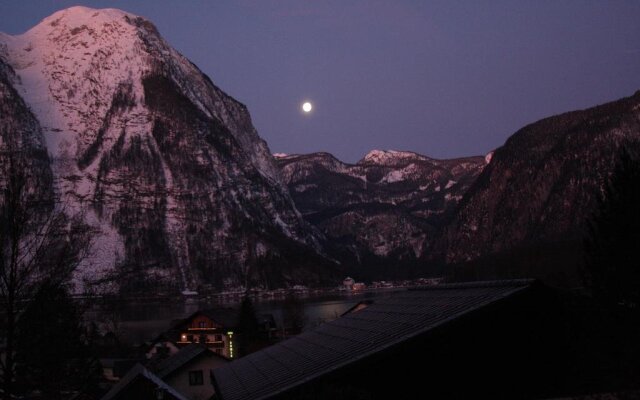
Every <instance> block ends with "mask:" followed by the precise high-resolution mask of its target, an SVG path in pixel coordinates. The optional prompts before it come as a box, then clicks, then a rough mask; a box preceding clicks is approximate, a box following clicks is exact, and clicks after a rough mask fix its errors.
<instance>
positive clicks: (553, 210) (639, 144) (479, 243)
mask: <svg viewBox="0 0 640 400" xmlns="http://www.w3.org/2000/svg"><path fill="white" fill-rule="evenodd" d="M622 146H626V147H629V148H634V149H638V148H640V92H636V93H635V94H634V95H633V96H631V97H628V98H624V99H621V100H618V101H614V102H611V103H608V104H604V105H601V106H598V107H594V108H590V109H587V110H583V111H575V112H570V113H566V114H562V115H558V116H554V117H550V118H546V119H543V120H541V121H538V122H536V123H534V124H531V125H529V126H526V127H524V128H523V129H521V130H519V131H518V132H516V133H515V134H514V135H513V136H511V137H510V138H509V139H508V140H507V142H506V143H505V144H504V146H502V147H501V148H499V149H497V150H496V151H495V154H494V155H493V158H492V160H491V163H490V164H489V165H488V166H487V167H486V168H485V169H484V171H483V172H482V174H481V175H480V176H479V177H478V179H477V181H476V182H475V183H474V185H473V186H472V187H471V188H470V189H469V191H468V192H467V194H466V195H465V197H464V199H463V200H462V202H461V205H460V209H459V210H458V211H457V213H456V214H455V216H454V217H453V219H452V221H451V223H450V224H449V226H448V229H447V234H446V237H445V239H446V250H445V251H446V255H447V259H448V261H450V262H460V261H465V260H471V259H474V258H477V257H479V256H483V255H488V254H492V253H498V252H501V251H505V250H508V249H512V248H515V247H517V246H526V245H530V244H535V243H543V242H553V241H558V240H567V239H571V238H575V239H576V240H580V238H581V237H582V234H583V228H584V226H585V223H586V221H587V219H588V218H589V216H590V215H591V213H592V212H594V210H595V206H596V202H597V198H598V196H599V195H600V194H601V193H602V190H603V187H604V184H605V182H606V179H607V178H608V177H609V176H610V175H611V173H612V172H613V168H614V166H615V163H616V159H617V157H618V156H619V150H620V148H621V147H622Z"/></svg>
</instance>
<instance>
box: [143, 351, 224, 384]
mask: <svg viewBox="0 0 640 400" xmlns="http://www.w3.org/2000/svg"><path fill="white" fill-rule="evenodd" d="M203 354H204V355H206V356H209V357H219V358H222V359H224V360H228V359H227V358H226V357H224V356H222V355H220V354H217V353H215V352H213V351H211V350H209V349H207V348H206V347H204V346H202V345H199V344H190V345H188V346H186V347H184V348H182V349H180V351H178V352H177V353H176V354H174V355H172V356H171V357H169V358H167V359H165V360H162V362H160V364H158V367H157V369H156V371H155V372H156V375H158V376H159V377H160V378H162V379H164V378H166V377H167V376H169V375H171V374H172V373H173V372H175V371H176V370H178V369H180V368H182V366H184V365H186V364H187V363H189V362H191V361H192V360H194V359H195V358H197V357H200V356H201V355H203Z"/></svg>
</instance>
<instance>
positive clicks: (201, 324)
mask: <svg viewBox="0 0 640 400" xmlns="http://www.w3.org/2000/svg"><path fill="white" fill-rule="evenodd" d="M206 327H207V323H206V322H205V321H200V322H198V328H206Z"/></svg>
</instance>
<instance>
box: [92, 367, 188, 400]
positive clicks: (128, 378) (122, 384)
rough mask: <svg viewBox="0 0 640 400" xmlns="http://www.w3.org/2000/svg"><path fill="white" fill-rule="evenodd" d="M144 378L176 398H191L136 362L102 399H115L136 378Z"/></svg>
mask: <svg viewBox="0 0 640 400" xmlns="http://www.w3.org/2000/svg"><path fill="white" fill-rule="evenodd" d="M139 378H143V379H147V380H149V381H151V382H153V383H154V384H155V385H156V386H157V387H158V388H161V389H164V390H165V391H166V392H167V393H169V394H170V395H171V396H173V397H174V398H175V399H176V400H189V399H187V398H186V397H184V396H183V395H181V394H180V393H178V392H177V391H176V390H175V389H174V388H172V387H171V386H169V385H168V384H167V383H166V382H165V381H163V380H162V379H160V378H159V377H158V376H156V375H155V374H154V373H153V372H151V371H149V370H148V369H146V368H145V367H144V366H143V365H142V364H136V365H135V366H134V367H133V368H131V369H130V370H129V372H127V374H126V375H125V376H124V377H123V378H122V379H120V381H118V383H117V384H115V385H114V386H113V387H112V388H111V390H109V392H107V394H105V395H104V396H103V397H102V399H101V400H112V399H115V398H116V397H117V396H118V395H119V394H120V393H121V392H122V391H123V390H125V389H126V388H127V387H128V386H129V385H130V384H132V383H133V382H134V381H135V380H136V379H139Z"/></svg>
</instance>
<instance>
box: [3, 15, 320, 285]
mask: <svg viewBox="0 0 640 400" xmlns="http://www.w3.org/2000/svg"><path fill="white" fill-rule="evenodd" d="M0 57H1V58H2V60H3V61H4V62H5V63H6V64H8V65H9V66H10V67H11V68H12V69H13V71H15V77H14V79H13V80H12V82H11V83H12V85H13V87H14V88H15V90H16V92H17V93H18V94H19V95H20V96H21V97H22V99H24V101H25V103H26V104H27V105H28V107H29V108H30V110H31V111H32V112H33V114H34V115H35V117H36V118H37V120H38V122H39V124H40V126H41V129H42V136H43V138H44V142H45V143H46V148H47V149H48V155H49V157H50V159H51V169H52V171H53V176H54V184H53V186H54V190H55V193H56V195H57V196H59V198H60V200H61V201H62V203H63V204H66V205H67V209H68V210H69V212H70V213H83V214H84V215H85V218H86V221H87V222H88V223H89V224H91V225H92V226H94V227H95V228H96V230H97V232H99V233H98V235H97V237H96V238H95V245H94V248H93V251H92V257H91V258H90V259H88V260H86V261H85V263H84V265H83V266H82V268H81V270H80V271H79V275H78V277H77V278H78V280H81V279H82V278H88V277H91V278H96V277H107V276H109V275H114V274H115V275H117V276H120V277H127V279H124V280H123V279H122V278H121V281H120V283H122V284H123V285H124V286H130V287H125V288H124V289H130V290H139V289H141V288H143V289H144V288H148V289H150V290H156V289H157V288H158V287H170V288H176V289H181V290H184V289H189V290H192V289H196V288H197V287H199V286H202V285H213V286H215V287H219V288H221V287H229V286H240V285H246V284H249V283H250V282H252V281H256V282H259V284H266V285H281V284H287V283H290V282H298V281H302V280H305V281H307V282H308V283H311V282H318V281H321V280H322V279H323V275H324V271H322V270H321V269H319V267H317V266H318V265H323V263H324V264H325V265H326V264H327V263H328V264H331V263H330V262H327V260H326V259H325V258H324V257H323V256H322V255H321V254H322V249H321V245H320V243H321V241H322V235H321V234H319V233H318V232H317V231H316V230H315V229H314V228H313V227H311V226H309V225H308V224H307V223H306V222H305V221H304V220H303V219H302V218H301V216H300V215H299V213H298V212H297V211H296V209H295V206H294V205H293V202H292V200H291V198H290V196H289V194H288V191H287V189H286V187H285V186H284V185H283V184H282V183H281V182H280V180H279V175H278V171H277V169H276V167H275V164H274V162H273V159H272V157H271V155H270V152H269V149H268V147H267V145H266V143H265V142H264V141H263V140H262V139H261V138H260V137H259V136H258V134H257V132H256V130H255V128H254V127H253V125H252V123H251V118H250V116H249V113H248V111H247V109H246V107H245V106H244V105H242V104H240V103H239V102H237V101H235V100H234V99H232V98H231V97H229V96H228V95H226V94H225V93H224V92H223V91H222V90H220V89H219V88H217V87H216V86H215V85H214V84H213V83H212V82H211V80H210V79H209V78H208V77H207V76H206V75H204V74H203V73H202V72H201V71H200V70H199V69H198V68H197V67H196V66H195V65H194V64H193V63H191V62H190V61H189V60H187V59H186V58H185V57H183V56H182V55H180V54H179V53H178V52H177V51H175V50H174V49H173V48H171V47H170V46H169V45H168V44H167V43H166V42H165V41H164V39H163V38H162V37H161V36H160V34H159V33H158V31H157V29H156V28H155V26H154V25H153V24H152V23H151V22H149V21H147V20H145V19H144V18H141V17H138V16H135V15H133V14H129V13H126V12H123V11H120V10H114V9H103V10H95V9H90V8H86V7H72V8H69V9H67V10H63V11H59V12H57V13H55V14H53V15H51V16H50V17H47V18H45V19H44V20H43V21H42V22H41V23H40V24H38V25H37V26H35V27H34V28H32V29H31V30H29V31H27V32H26V33H24V34H22V35H16V36H10V35H5V34H2V35H0ZM293 249H295V251H296V252H297V253H300V252H302V253H307V254H309V255H310V256H309V257H308V258H309V259H317V260H319V261H318V262H316V263H314V267H309V268H311V270H310V269H309V268H305V266H304V265H303V266H301V267H300V268H294V267H293V266H290V265H287V264H286V263H284V264H283V265H282V266H281V267H279V268H280V269H279V270H277V271H274V270H273V268H275V267H274V266H273V265H274V264H275V263H276V261H275V260H277V259H279V258H280V257H284V256H285V255H286V254H287V252H290V251H293ZM265 260H267V261H265ZM266 270H268V271H269V272H270V274H266V273H265V271H266Z"/></svg>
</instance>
